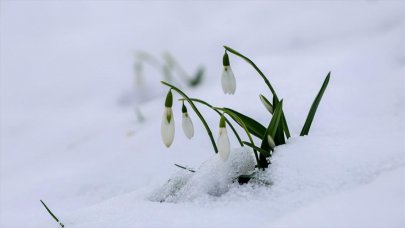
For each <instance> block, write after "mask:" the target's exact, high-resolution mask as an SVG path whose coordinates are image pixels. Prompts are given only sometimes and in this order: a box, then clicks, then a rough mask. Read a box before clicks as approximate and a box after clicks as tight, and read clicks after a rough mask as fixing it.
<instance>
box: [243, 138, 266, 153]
mask: <svg viewBox="0 0 405 228" xmlns="http://www.w3.org/2000/svg"><path fill="white" fill-rule="evenodd" d="M243 144H245V145H246V146H248V147H250V148H252V149H255V150H257V151H259V152H260V153H261V154H263V155H264V156H265V157H270V155H271V154H270V151H267V150H264V149H262V148H260V147H257V146H255V145H253V144H251V143H249V142H246V141H243Z"/></svg>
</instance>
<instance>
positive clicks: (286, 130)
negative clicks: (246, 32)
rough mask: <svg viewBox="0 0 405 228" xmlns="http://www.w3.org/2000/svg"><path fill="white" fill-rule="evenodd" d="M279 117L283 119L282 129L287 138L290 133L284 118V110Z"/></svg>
mask: <svg viewBox="0 0 405 228" xmlns="http://www.w3.org/2000/svg"><path fill="white" fill-rule="evenodd" d="M281 119H282V120H283V130H284V133H285V136H287V139H288V138H290V137H291V135H290V130H289V129H288V125H287V120H286V119H285V115H284V112H283V116H282V117H281Z"/></svg>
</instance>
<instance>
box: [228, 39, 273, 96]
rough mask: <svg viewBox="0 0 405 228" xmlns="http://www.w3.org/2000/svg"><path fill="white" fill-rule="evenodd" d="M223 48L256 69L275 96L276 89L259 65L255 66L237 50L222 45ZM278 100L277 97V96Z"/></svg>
mask: <svg viewBox="0 0 405 228" xmlns="http://www.w3.org/2000/svg"><path fill="white" fill-rule="evenodd" d="M224 48H225V49H226V50H227V51H229V52H230V53H232V54H234V55H236V56H239V57H241V58H242V59H244V60H245V61H246V62H248V63H249V64H250V65H252V67H253V68H255V70H256V71H257V73H259V75H260V76H261V77H262V78H263V80H264V83H266V85H267V87H269V89H270V91H271V93H272V94H273V96H275V97H276V98H277V94H276V91H275V90H274V89H273V86H272V85H271V84H270V82H269V80H268V79H267V77H266V76H265V75H264V74H263V72H262V71H261V70H260V69H259V67H257V66H256V64H255V63H254V62H253V61H252V60H250V59H249V58H248V57H246V56H244V55H242V54H241V53H239V52H237V51H236V50H234V49H232V48H230V47H228V46H224ZM277 100H278V98H277Z"/></svg>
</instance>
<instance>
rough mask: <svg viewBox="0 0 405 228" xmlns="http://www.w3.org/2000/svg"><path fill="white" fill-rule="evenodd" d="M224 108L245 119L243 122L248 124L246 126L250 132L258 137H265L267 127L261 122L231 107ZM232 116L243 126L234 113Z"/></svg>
mask: <svg viewBox="0 0 405 228" xmlns="http://www.w3.org/2000/svg"><path fill="white" fill-rule="evenodd" d="M224 110H226V111H227V112H230V113H233V114H234V115H236V116H237V117H239V119H241V120H242V121H243V123H244V124H245V125H246V128H247V129H248V130H249V132H250V133H251V134H252V135H254V136H256V137H258V138H260V139H261V138H263V135H264V133H265V132H266V128H265V127H264V126H263V125H262V124H260V123H259V122H257V121H256V120H254V119H252V118H250V117H248V116H245V115H243V114H242V113H240V112H237V111H235V110H233V109H230V108H224ZM230 116H231V118H232V119H233V120H235V122H236V123H238V124H239V125H240V126H241V127H242V125H241V124H242V123H240V121H239V120H238V119H237V118H234V117H233V115H230Z"/></svg>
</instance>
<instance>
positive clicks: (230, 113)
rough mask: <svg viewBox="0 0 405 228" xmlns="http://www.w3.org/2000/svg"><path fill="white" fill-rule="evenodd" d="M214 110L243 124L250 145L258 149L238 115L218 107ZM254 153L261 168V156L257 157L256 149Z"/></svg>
mask: <svg viewBox="0 0 405 228" xmlns="http://www.w3.org/2000/svg"><path fill="white" fill-rule="evenodd" d="M213 108H214V109H217V110H221V111H223V112H224V113H226V114H228V115H229V116H231V117H233V118H234V119H236V120H238V122H240V123H241V124H242V127H243V130H245V132H246V135H247V136H248V138H249V141H250V143H251V144H252V145H253V146H255V147H256V145H255V143H254V142H253V139H252V136H251V135H250V133H249V131H248V129H247V127H246V125H245V123H244V122H243V121H242V120H241V119H240V118H239V117H238V116H237V115H235V114H233V113H232V112H229V111H228V110H226V109H224V108H218V107H213ZM253 153H254V155H255V158H256V163H257V167H258V168H260V162H259V156H258V155H257V151H256V149H254V148H253Z"/></svg>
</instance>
